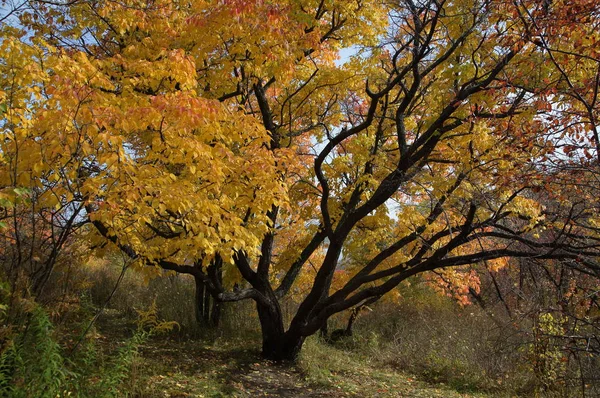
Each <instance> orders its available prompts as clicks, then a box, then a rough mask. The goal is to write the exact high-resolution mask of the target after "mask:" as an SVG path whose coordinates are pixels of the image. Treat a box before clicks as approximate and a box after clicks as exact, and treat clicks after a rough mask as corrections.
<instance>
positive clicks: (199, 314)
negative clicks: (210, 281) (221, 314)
mask: <svg viewBox="0 0 600 398" xmlns="http://www.w3.org/2000/svg"><path fill="white" fill-rule="evenodd" d="M194 282H195V284H196V295H195V297H194V310H195V313H196V322H197V323H198V325H202V324H203V323H204V290H205V287H204V282H203V281H202V279H201V278H199V277H197V276H194Z"/></svg>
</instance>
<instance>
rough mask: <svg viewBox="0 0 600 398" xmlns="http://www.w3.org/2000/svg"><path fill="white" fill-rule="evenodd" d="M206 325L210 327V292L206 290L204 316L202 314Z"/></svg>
mask: <svg viewBox="0 0 600 398" xmlns="http://www.w3.org/2000/svg"><path fill="white" fill-rule="evenodd" d="M202 318H203V320H204V325H205V326H209V325H210V292H209V291H208V289H204V314H202Z"/></svg>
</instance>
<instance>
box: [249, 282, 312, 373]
mask: <svg viewBox="0 0 600 398" xmlns="http://www.w3.org/2000/svg"><path fill="white" fill-rule="evenodd" d="M256 309H257V311H258V318H259V320H260V327H261V331H262V356H263V357H264V358H266V359H271V360H274V361H294V360H296V359H297V358H298V354H299V353H300V349H301V348H302V344H303V343H304V336H302V335H300V334H298V333H293V332H290V331H288V332H287V333H286V332H285V329H284V326H283V316H282V312H281V307H280V306H279V302H278V301H277V299H276V297H275V294H274V293H273V292H272V291H270V294H267V297H266V299H265V300H258V301H257V302H256Z"/></svg>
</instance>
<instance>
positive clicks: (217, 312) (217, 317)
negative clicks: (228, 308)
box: [210, 298, 223, 328]
mask: <svg viewBox="0 0 600 398" xmlns="http://www.w3.org/2000/svg"><path fill="white" fill-rule="evenodd" d="M222 305H223V304H222V303H221V302H220V301H219V300H215V299H214V298H213V299H212V310H211V314H210V325H211V326H212V327H213V328H218V327H219V324H220V323H221V307H222Z"/></svg>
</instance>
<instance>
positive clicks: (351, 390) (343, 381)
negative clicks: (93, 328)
mask: <svg viewBox="0 0 600 398" xmlns="http://www.w3.org/2000/svg"><path fill="white" fill-rule="evenodd" d="M107 324H110V325H111V327H110V330H107V329H103V328H102V323H100V324H99V328H98V330H99V332H100V333H99V338H100V340H104V341H105V344H107V345H108V344H110V345H114V344H118V341H123V340H124V339H125V338H126V336H127V334H131V329H130V328H128V327H126V325H123V324H121V325H122V328H121V329H118V326H117V325H118V322H115V319H114V318H113V319H110V320H108V322H106V323H105V325H107ZM305 348H306V350H305V351H306V353H305V354H304V355H303V357H302V358H301V360H300V363H298V364H292V363H284V364H282V363H275V362H270V361H265V360H263V359H262V358H261V357H260V353H259V351H258V348H257V346H256V344H255V343H251V344H250V346H248V342H244V341H240V340H232V339H225V338H217V339H190V338H181V337H178V336H168V335H166V336H165V335H163V336H156V337H153V338H150V339H149V340H147V341H146V342H145V343H144V344H143V345H142V346H141V347H140V351H139V355H138V357H137V358H136V359H135V361H134V364H133V369H132V372H131V377H130V379H129V380H127V381H126V383H125V384H126V386H125V388H126V390H127V391H128V392H129V394H130V395H131V396H134V397H148V398H157V397H165V398H167V397H169V398H175V397H239V398H245V397H296V398H316V397H332V398H342V397H382V398H383V397H415V398H418V397H428V398H429V397H432V398H433V397H440V398H441V397H444V398H458V397H465V398H467V397H468V398H472V397H481V395H474V394H461V393H458V392H456V391H452V390H451V389H449V388H447V387H445V386H443V385H442V386H440V385H438V386H432V385H428V384H426V383H423V382H420V381H418V380H416V379H415V378H414V377H411V376H409V375H406V374H403V373H401V372H398V371H397V370H393V369H386V368H382V367H381V366H380V365H377V364H375V363H374V362H370V361H368V360H365V358H361V357H359V356H358V355H356V354H354V353H352V352H350V351H345V350H343V349H339V348H334V347H327V346H325V345H324V344H323V343H319V342H317V341H316V339H315V340H310V341H308V342H307V345H306V347H305ZM324 358H325V359H324Z"/></svg>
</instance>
